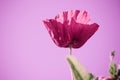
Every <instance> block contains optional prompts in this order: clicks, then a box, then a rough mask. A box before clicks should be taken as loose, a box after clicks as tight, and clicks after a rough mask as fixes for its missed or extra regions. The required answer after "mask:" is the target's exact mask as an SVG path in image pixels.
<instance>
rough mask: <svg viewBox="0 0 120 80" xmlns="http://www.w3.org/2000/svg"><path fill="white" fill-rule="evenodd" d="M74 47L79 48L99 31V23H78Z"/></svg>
mask: <svg viewBox="0 0 120 80" xmlns="http://www.w3.org/2000/svg"><path fill="white" fill-rule="evenodd" d="M76 27H77V28H76V29H75V32H74V33H75V35H74V39H73V40H74V42H73V46H72V47H73V48H79V47H81V46H82V45H84V44H85V42H86V41H87V40H88V39H89V38H90V37H91V36H92V35H93V34H94V33H95V32H96V31H97V29H98V27H99V25H98V24H96V23H94V24H91V25H85V24H76Z"/></svg>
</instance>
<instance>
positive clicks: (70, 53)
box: [70, 45, 72, 55]
mask: <svg viewBox="0 0 120 80" xmlns="http://www.w3.org/2000/svg"><path fill="white" fill-rule="evenodd" d="M70 55H72V46H71V45H70Z"/></svg>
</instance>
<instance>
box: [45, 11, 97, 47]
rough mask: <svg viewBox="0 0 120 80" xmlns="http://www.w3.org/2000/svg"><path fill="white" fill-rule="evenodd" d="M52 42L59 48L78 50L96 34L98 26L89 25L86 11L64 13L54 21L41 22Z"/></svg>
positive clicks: (94, 24)
mask: <svg viewBox="0 0 120 80" xmlns="http://www.w3.org/2000/svg"><path fill="white" fill-rule="evenodd" d="M43 22H44V24H45V26H46V28H47V30H48V32H49V34H50V36H51V38H52V40H53V41H54V43H55V44H56V45H57V46H59V47H65V48H67V47H70V46H71V47H72V48H79V47H81V46H82V45H83V44H85V42H86V41H87V40H88V39H89V38H90V37H91V36H92V35H93V34H94V33H95V32H96V30H97V29H98V27H99V25H98V24H96V23H91V22H90V18H89V14H88V13H87V12H86V11H81V10H70V11H64V12H62V13H60V14H58V15H57V16H55V18H54V19H46V20H44V21H43Z"/></svg>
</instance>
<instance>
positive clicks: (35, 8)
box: [0, 0, 120, 80]
mask: <svg viewBox="0 0 120 80" xmlns="http://www.w3.org/2000/svg"><path fill="white" fill-rule="evenodd" d="M119 8H120V1H119V0H0V80H72V78H71V73H70V70H69V66H68V63H67V61H66V57H67V55H69V49H68V48H59V47H57V46H56V45H55V44H54V43H53V41H52V40H51V38H50V36H49V34H48V32H47V30H46V28H45V26H44V24H43V22H42V20H44V19H46V18H54V16H55V15H57V14H58V13H60V12H62V11H64V10H72V9H78V10H86V11H87V12H89V14H90V16H91V20H92V22H96V23H98V24H99V25H100V27H99V29H98V31H97V32H96V33H95V34H94V35H93V36H92V37H91V38H90V39H89V40H88V41H87V42H86V43H85V45H84V46H82V47H81V48H79V49H74V50H73V54H74V55H75V56H76V57H77V58H78V59H79V61H80V63H81V64H83V65H84V66H85V68H86V69H87V70H88V71H89V72H91V73H93V74H94V75H96V76H108V75H109V74H108V69H109V55H110V52H111V51H113V50H115V51H116V53H117V54H116V57H115V58H116V59H115V61H116V63H120V28H119V27H120V9H119Z"/></svg>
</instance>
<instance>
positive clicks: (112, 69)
mask: <svg viewBox="0 0 120 80" xmlns="http://www.w3.org/2000/svg"><path fill="white" fill-rule="evenodd" d="M111 56H112V57H113V58H114V56H115V51H112V52H111ZM113 58H112V59H111V61H110V69H109V74H110V76H111V77H112V78H115V77H116V75H117V66H116V64H115V63H114V61H113Z"/></svg>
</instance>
